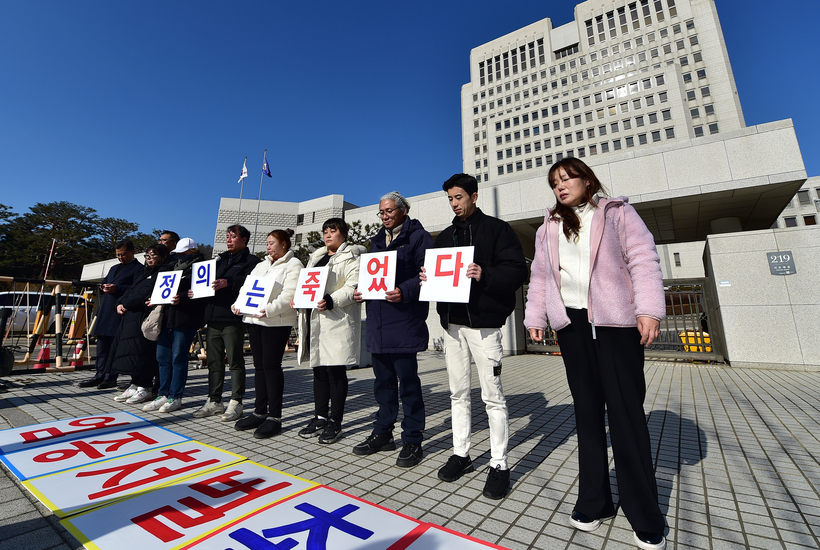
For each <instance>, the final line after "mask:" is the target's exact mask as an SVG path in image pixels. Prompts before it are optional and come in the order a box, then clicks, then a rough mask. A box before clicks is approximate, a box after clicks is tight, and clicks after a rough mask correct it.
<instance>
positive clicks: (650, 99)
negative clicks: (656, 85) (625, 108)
mask: <svg viewBox="0 0 820 550" xmlns="http://www.w3.org/2000/svg"><path fill="white" fill-rule="evenodd" d="M645 101H646V106H647V107H651V106H652V105H654V104H655V96H653V95H648V96H646V98H645Z"/></svg>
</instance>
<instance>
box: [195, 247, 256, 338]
mask: <svg viewBox="0 0 820 550" xmlns="http://www.w3.org/2000/svg"><path fill="white" fill-rule="evenodd" d="M229 259H230V253H228V252H223V253H222V254H220V255H219V256H218V257H217V260H216V275H215V277H214V280H216V279H227V280H228V286H226V287H225V288H220V289H219V290H217V291H216V296H213V297H212V298H201V300H203V301H205V302H206V303H207V305H206V307H205V322H206V323H210V322H211V321H217V322H221V323H242V316H240V315H235V314H234V312H233V311H231V306H232V305H233V303H234V302H235V301H236V297H237V296H239V291H240V290H242V285H243V284H244V283H245V278H246V277H247V276H248V274H250V272H251V271H253V268H254V266H255V265H256V264H258V263H259V262H260V261H261V260H260V259H259V258H257V257H256V256H254V255H253V254H251V252H250V249H249V248H247V247H245V248H244V249H243V250H242V252H240V253H238V254H235V257H234V259H233V261H232V262H231V263H230V265H229V264H228V261H229ZM186 292H187V291H186Z"/></svg>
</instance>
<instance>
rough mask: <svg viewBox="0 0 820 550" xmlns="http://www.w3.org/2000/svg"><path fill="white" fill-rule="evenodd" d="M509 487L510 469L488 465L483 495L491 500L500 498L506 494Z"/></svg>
mask: <svg viewBox="0 0 820 550" xmlns="http://www.w3.org/2000/svg"><path fill="white" fill-rule="evenodd" d="M509 488H510V470H509V469H507V470H502V469H501V466H496V467H495V468H493V467H490V471H489V473H488V474H487V483H485V484H484V491H483V493H482V494H483V495H484V496H485V497H487V498H491V499H493V500H500V499H502V498H504V497H505V496H506V495H507V489H509Z"/></svg>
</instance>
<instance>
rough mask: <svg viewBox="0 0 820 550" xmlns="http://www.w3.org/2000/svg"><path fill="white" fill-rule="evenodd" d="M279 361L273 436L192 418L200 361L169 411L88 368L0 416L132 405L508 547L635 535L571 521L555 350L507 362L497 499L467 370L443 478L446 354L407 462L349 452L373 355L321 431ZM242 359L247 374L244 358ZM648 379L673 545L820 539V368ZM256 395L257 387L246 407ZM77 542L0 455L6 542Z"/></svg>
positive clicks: (428, 358) (566, 437)
mask: <svg viewBox="0 0 820 550" xmlns="http://www.w3.org/2000/svg"><path fill="white" fill-rule="evenodd" d="M247 362H248V364H250V357H248V358H247ZM284 365H285V402H284V418H283V425H284V429H283V432H282V433H281V434H280V435H278V436H276V437H274V438H272V439H269V440H257V439H253V437H252V436H251V434H250V433H247V432H237V431H235V430H234V429H233V423H223V422H220V421H219V419H218V417H211V418H205V419H194V418H192V416H191V413H193V412H194V411H195V410H196V409H197V408H198V407H199V406H200V405H201V404H202V402H203V400H204V395H205V392H206V390H207V371H206V370H195V369H192V370H191V371H190V376H189V379H188V386H187V388H186V397H185V399H184V402H183V407H182V409H181V410H179V411H177V412H175V413H171V414H165V415H161V414H158V413H143V412H142V411H141V409H140V408H138V407H137V406H130V405H125V404H119V403H116V402H114V401H113V397H114V395H116V393H115V392H114V391H111V390H97V389H94V388H92V389H91V390H90V391H89V390H84V389H80V388H78V387H77V386H76V383H77V382H78V381H80V380H83V379H85V378H87V377H88V376H89V374H90V373H89V372H88V371H85V372H76V373H59V374H38V375H25V374H21V375H14V376H11V377H9V378H8V379H7V380H9V381H10V382H11V386H12V389H11V391H9V392H8V393H5V394H1V395H0V429H6V428H11V427H16V426H22V425H27V424H35V423H40V422H48V421H52V420H57V419H64V418H71V417H76V416H84V415H89V414H97V413H104V412H112V411H116V410H130V411H132V412H134V413H136V414H138V415H141V416H144V417H145V418H147V419H149V420H151V421H153V422H155V423H157V424H158V425H160V426H163V427H166V428H169V429H171V430H174V431H176V432H179V433H181V434H183V435H186V436H189V437H192V438H194V439H197V440H199V441H202V442H204V443H207V444H210V445H214V446H217V447H220V448H222V449H225V450H228V451H232V452H234V453H238V454H242V455H245V456H247V457H248V458H250V459H251V460H253V461H256V462H259V463H261V464H263V465H266V466H270V467H273V468H276V469H279V470H283V471H285V472H287V473H289V474H293V475H296V476H301V477H304V478H307V479H309V480H313V481H316V482H319V483H322V484H325V485H328V486H330V487H333V488H336V489H339V490H342V491H345V492H348V493H350V494H352V495H355V496H358V497H361V498H363V499H365V500H368V501H370V502H373V503H376V504H379V505H381V506H384V507H386V508H389V509H391V510H395V511H398V512H401V513H403V514H406V515H408V516H411V517H413V518H417V519H419V520H423V521H428V522H432V523H436V524H439V525H443V526H445V527H448V528H450V529H453V530H455V531H458V532H461V533H465V534H468V535H471V536H473V537H476V538H478V539H481V540H485V541H488V542H492V543H495V544H498V545H500V546H503V547H505V548H510V549H525V548H537V549H562V548H591V549H607V550H612V549H620V548H635V546H634V543H633V542H632V532H631V529H630V527H629V524H628V523H627V521H626V519H625V518H624V517H623V515H622V514H619V515H618V516H617V517H616V518H615V519H614V520H613V521H611V522H608V523H605V524H604V525H603V526H601V528H599V529H598V530H597V531H595V532H593V533H583V532H579V531H575V530H574V529H572V528H570V527H569V526H568V524H567V518H568V515H569V514H570V513H571V512H572V507H573V503H574V501H575V497H576V491H577V482H578V477H577V476H578V469H577V456H576V452H577V438H576V435H575V420H574V416H573V411H572V401H571V398H570V394H569V389H568V387H567V383H566V377H565V374H564V369H563V364H562V362H561V358H560V357H551V356H543V355H520V356H514V357H508V358H506V359H505V360H504V364H503V380H504V390H505V393H506V394H507V403H508V406H509V410H510V435H511V437H510V450H509V454H510V467H511V468H512V475H511V479H512V488H511V491H510V493H509V495H508V496H507V498H505V499H504V500H501V501H491V500H488V499H486V498H484V497H483V496H481V490H482V488H483V485H484V481H485V478H486V468H487V463H488V461H489V439H488V438H489V433H488V428H487V418H486V414H485V413H484V407H483V404H482V402H481V397H480V392H479V390H478V383H477V380H476V379H475V376H474V377H473V393H472V401H473V432H474V436H473V451H472V452H471V455H472V458H473V460H474V462H475V463H476V466H477V471H476V472H475V473H472V474H468V475H466V476H464V477H463V478H461V479H460V480H458V481H457V482H455V483H444V482H441V481H439V479H438V478H437V477H436V472H437V470H438V469H439V468H440V467H441V466H442V465H443V464H444V463H445V462H446V461H447V458H448V457H449V456H450V454H451V453H452V449H451V443H452V441H451V431H450V422H449V416H450V413H449V410H450V409H449V392H448V389H447V376H446V371H445V368H444V360H443V356H442V355H441V354H439V353H437V352H426V353H422V354H420V370H421V379H422V383H423V386H424V398H425V404H426V406H427V429H426V430H425V441H424V447H423V448H424V460H423V461H422V462H421V464H419V465H418V466H416V467H414V468H410V469H402V468H397V467H396V466H395V460H396V456H397V454H398V450H397V451H393V452H388V453H378V454H375V455H372V456H369V457H358V456H354V455H353V454H352V453H351V448H352V446H353V445H354V444H356V443H358V442H360V441H361V440H363V439H364V438H365V437H366V436H367V435H368V434H369V433H370V425H371V422H372V420H373V414H374V412H375V410H376V407H375V402H374V400H373V395H372V387H373V374H372V371H371V370H370V369H362V370H353V371H350V372H349V375H350V394H349V398H348V402H347V409H346V417H345V420H344V432H345V433H344V437H343V438H342V439H341V440H340V441H339V442H337V443H336V444H333V445H320V444H319V443H318V442H317V441H316V440H315V439H310V440H305V439H302V438H300V437H298V436H297V432H298V430H299V429H300V428H301V427H302V426H303V425H304V424H305V423H306V422H307V421H308V420H309V419H310V417H311V415H312V412H313V394H312V373H311V372H310V370H309V369H303V368H299V367H298V366H296V362H295V357H294V355H293V354H286V356H285V364H284ZM192 366H193V364H192ZM248 372H249V380H248V386H249V387H251V388H252V387H253V368H252V367H251V368H249V369H248ZM646 379H647V398H646V403H645V410H646V412H647V415H648V417H647V418H648V420H647V421H648V423H649V429H650V432H651V435H652V444H653V447H652V448H653V456H654V459H655V463H656V472H657V478H658V485H659V491H660V504H661V510H662V511H663V512H664V514H665V516H666V521H667V524H668V526H669V530H668V534H667V539H668V541H669V548H680V549H684V548H693V549H694V548H697V549H706V548H714V549H724V548H725V549H732V548H760V549H765V550H772V549H775V548H785V549H793V548H820V463H818V457H820V441H818V433H820V426H818V419H820V411H819V410H818V409H820V398H818V391H817V387H818V385H819V384H820V373H816V372H797V371H777V370H743V369H732V368H729V367H726V366H715V365H706V364H694V363H669V362H659V361H652V362H647V365H646ZM226 386H229V381H227V382H226ZM227 394H228V392H226V396H227ZM252 402H253V393H252V392H250V394H249V395H246V405H245V410H246V411H248V412H249V411H250V410H251V408H252ZM395 433H396V435H398V434H399V430H398V428H397V430H396V432H395ZM614 483H615V481H614V475H613V484H614ZM616 499H617V492H616ZM81 547H82V546H81V545H80V544H79V543H78V542H77V541H76V540H75V539H74V538H73V536H72V535H70V534H69V533H68V532H67V531H65V530H64V529H63V528H62V527H61V526H60V525H59V523H58V522H57V520H56V518H55V517H54V516H53V515H52V514H51V513H50V512H49V511H48V510H47V509H46V508H45V507H44V506H42V505H40V504H39V503H38V502H37V501H36V499H35V498H34V497H33V496H32V495H30V494H28V492H26V491H25V490H24V489H23V488H22V487H21V485H20V484H19V483H18V482H17V481H16V480H15V479H14V478H13V476H11V474H10V473H9V472H8V471H7V470H5V468H4V469H3V475H0V550H6V549H9V550H12V549H13V550H19V549H32V550H37V549H47V548H59V549H69V548H70V549H74V548H81Z"/></svg>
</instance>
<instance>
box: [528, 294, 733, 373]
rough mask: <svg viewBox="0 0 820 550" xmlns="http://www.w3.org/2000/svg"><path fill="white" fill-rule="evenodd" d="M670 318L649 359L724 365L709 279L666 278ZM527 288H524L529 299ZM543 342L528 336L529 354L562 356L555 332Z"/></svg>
mask: <svg viewBox="0 0 820 550" xmlns="http://www.w3.org/2000/svg"><path fill="white" fill-rule="evenodd" d="M663 289H664V294H665V296H666V319H665V320H663V321H661V332H660V336H659V337H658V339H657V340H656V341H655V342H653V343H652V345H651V346H649V347H648V348H646V357H647V358H656V359H688V360H698V361H714V362H721V363H722V362H723V350H722V349H721V347H720V343H721V342H722V341H723V338H722V336H721V335H720V329H721V327H720V323H719V321H718V320H717V319H710V317H709V312H710V311H713V308H714V303H715V302H714V297H713V296H711V295H710V294H711V293H710V292H709V289H710V287H709V286H708V285H707V284H706V279H705V278H699V279H665V280H664V281H663ZM526 292H527V288H526V287H525V288H524V293H525V296H526ZM544 336H545V338H544V341H543V342H533V341H532V340H531V339H530V338H529V334H527V351H528V352H535V353H558V352H560V350H559V348H558V343H557V341H556V339H555V331H553V330H552V329H551V328H550V327H547V330H546V331H545V335H544Z"/></svg>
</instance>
